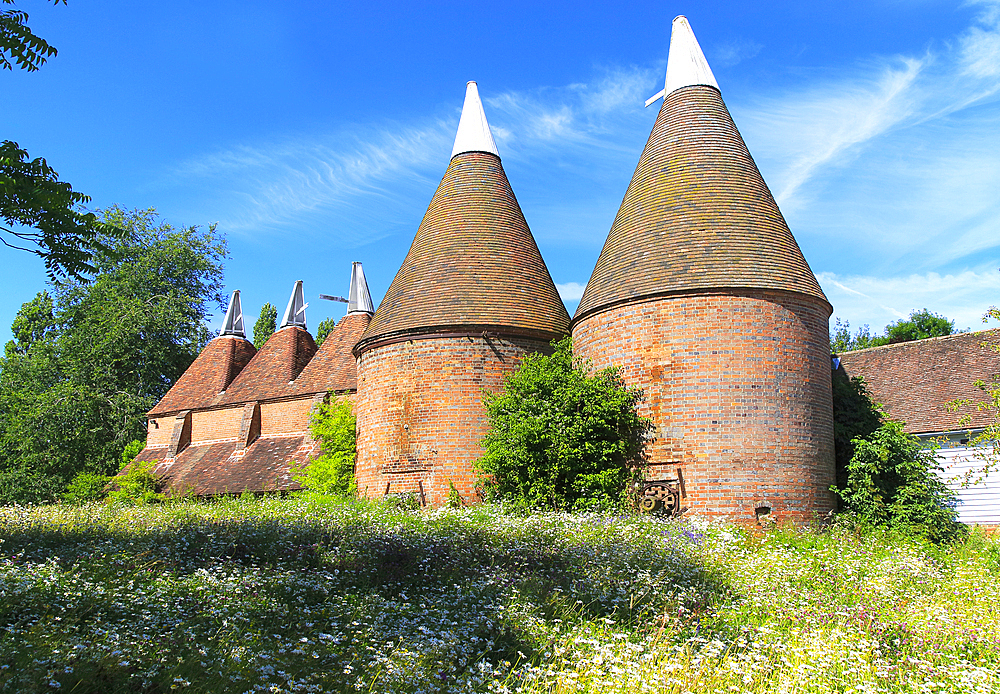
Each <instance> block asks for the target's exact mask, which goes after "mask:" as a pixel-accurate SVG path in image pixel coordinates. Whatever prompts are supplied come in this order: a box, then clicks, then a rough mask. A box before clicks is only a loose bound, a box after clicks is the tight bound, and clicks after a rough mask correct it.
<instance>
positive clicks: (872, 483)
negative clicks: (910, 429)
mask: <svg viewBox="0 0 1000 694" xmlns="http://www.w3.org/2000/svg"><path fill="white" fill-rule="evenodd" d="M851 444H852V445H853V446H854V455H853V456H852V457H851V461H850V463H848V466H847V487H846V488H843V489H838V490H837V492H838V494H839V495H840V497H841V499H843V501H844V509H845V510H846V511H848V512H850V513H852V514H854V515H855V517H856V518H857V519H858V520H859V521H861V523H862V524H867V525H872V526H875V527H886V528H889V529H891V530H895V531H900V532H903V533H907V534H915V535H919V536H922V537H925V538H927V539H928V540H931V541H933V542H944V541H949V540H953V539H956V538H958V537H960V536H962V535H963V534H964V532H965V530H966V528H965V526H964V525H962V524H961V523H959V522H958V520H957V512H956V511H955V506H956V504H957V498H956V496H955V493H954V492H953V491H952V490H951V489H949V488H948V487H947V486H946V485H945V483H944V481H943V480H942V479H941V477H940V475H939V474H938V473H939V472H940V471H941V468H940V466H939V465H938V463H937V460H936V458H935V455H934V453H935V452H934V451H933V450H930V451H927V450H922V449H921V447H920V442H919V441H918V440H917V439H916V438H914V437H913V436H910V435H909V434H907V433H906V432H904V431H903V424H902V423H901V422H895V421H892V420H887V421H885V422H884V423H883V424H882V426H880V427H879V428H878V429H876V430H875V431H874V432H873V433H872V434H870V435H869V436H867V437H858V438H855V439H854V440H853V441H851Z"/></svg>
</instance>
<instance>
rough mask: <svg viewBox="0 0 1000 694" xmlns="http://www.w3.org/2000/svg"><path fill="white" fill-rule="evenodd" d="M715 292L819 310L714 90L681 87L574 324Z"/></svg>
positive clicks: (811, 283)
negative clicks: (630, 304) (647, 301)
mask: <svg viewBox="0 0 1000 694" xmlns="http://www.w3.org/2000/svg"><path fill="white" fill-rule="evenodd" d="M720 288H722V289H724V288H755V289H779V290H788V291H792V292H799V293H802V294H807V295H811V296H815V297H817V298H818V299H820V300H822V301H824V302H826V297H825V296H824V294H823V290H822V289H820V286H819V283H818V282H817V281H816V277H815V276H814V275H813V273H812V270H810V269H809V265H808V263H806V260H805V258H804V257H803V256H802V252H801V251H800V250H799V246H798V244H797V243H796V242H795V239H794V238H793V237H792V233H791V231H790V230H789V229H788V225H787V224H786V223H785V220H784V218H783V217H782V216H781V212H780V211H779V210H778V206H777V204H776V203H775V202H774V198H773V197H772V196H771V191H770V190H768V187H767V184H766V183H764V179H763V177H761V175H760V172H759V171H758V170H757V165H756V164H755V163H754V161H753V157H751V156H750V152H749V151H748V150H747V147H746V145H745V144H744V142H743V138H742V137H741V136H740V133H739V131H738V130H737V129H736V125H735V123H733V119H732V117H731V116H730V115H729V111H728V109H727V108H726V105H725V103H724V102H723V101H722V96H721V95H720V94H719V92H718V90H716V89H714V88H713V87H708V86H701V85H699V86H689V87H682V88H680V89H677V90H676V91H674V92H672V93H670V94H668V95H667V97H666V98H665V99H664V101H663V106H662V108H661V109H660V114H659V116H658V117H657V119H656V124H655V125H654V126H653V131H652V133H651V134H650V136H649V140H648V141H647V143H646V148H645V149H644V150H643V152H642V157H641V158H640V159H639V165H638V166H637V167H636V170H635V174H634V175H633V176H632V182H631V183H630V184H629V187H628V191H627V192H626V193H625V198H624V200H622V204H621V207H620V208H619V210H618V216H617V217H616V218H615V221H614V224H612V226H611V232H610V233H609V234H608V239H607V241H606V242H605V244H604V249H603V250H602V251H601V255H600V257H599V258H598V260H597V266H596V267H595V268H594V272H593V275H592V276H591V278H590V282H589V283H588V284H587V289H586V290H585V291H584V294H583V298H582V299H581V300H580V305H579V307H578V308H577V311H576V316H575V317H574V320H579V319H580V318H583V317H584V316H586V315H588V314H590V313H592V312H594V311H597V310H599V309H601V308H604V307H607V306H611V305H614V304H618V303H622V302H626V301H629V300H633V299H640V298H644V297H649V296H655V295H658V294H668V293H678V292H688V291H698V290H706V289H720Z"/></svg>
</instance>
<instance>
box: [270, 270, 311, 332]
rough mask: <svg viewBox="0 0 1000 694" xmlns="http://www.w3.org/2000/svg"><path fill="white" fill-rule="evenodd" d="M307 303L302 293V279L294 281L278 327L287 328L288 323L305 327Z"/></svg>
mask: <svg viewBox="0 0 1000 694" xmlns="http://www.w3.org/2000/svg"><path fill="white" fill-rule="evenodd" d="M308 305H309V304H307V303H306V301H305V297H304V296H303V295H302V280H296V281H295V287H294V288H293V289H292V295H291V296H290V297H289V298H288V306H287V307H286V308H285V315H284V317H282V319H281V325H280V326H279V327H278V329H279V330H280V329H281V328H287V327H288V326H290V325H295V326H298V327H300V328H302V329H303V330H305V329H306V307H307V306H308Z"/></svg>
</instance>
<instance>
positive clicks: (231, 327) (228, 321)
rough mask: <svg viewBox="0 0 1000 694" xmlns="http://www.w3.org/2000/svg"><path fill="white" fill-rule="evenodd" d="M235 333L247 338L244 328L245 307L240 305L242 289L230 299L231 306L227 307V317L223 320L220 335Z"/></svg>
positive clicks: (237, 335) (234, 334)
mask: <svg viewBox="0 0 1000 694" xmlns="http://www.w3.org/2000/svg"><path fill="white" fill-rule="evenodd" d="M225 335H233V336H235V337H242V338H243V339H246V332H245V331H244V330H243V307H242V306H240V290H239V289H237V290H236V291H234V292H233V295H232V297H230V299H229V308H228V309H226V317H225V319H224V320H223V321H222V330H220V331H219V337H223V336H225Z"/></svg>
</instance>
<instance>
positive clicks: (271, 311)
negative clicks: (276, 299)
mask: <svg viewBox="0 0 1000 694" xmlns="http://www.w3.org/2000/svg"><path fill="white" fill-rule="evenodd" d="M277 328H278V309H277V308H275V307H274V306H273V305H272V304H271V302H267V303H265V304H264V305H263V306H261V307H260V316H259V317H258V318H257V322H256V323H254V324H253V346H254V347H256V348H257V349H260V348H261V347H263V346H264V343H265V342H267V341H268V340H269V339H270V338H271V335H274V331H275V330H277Z"/></svg>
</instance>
